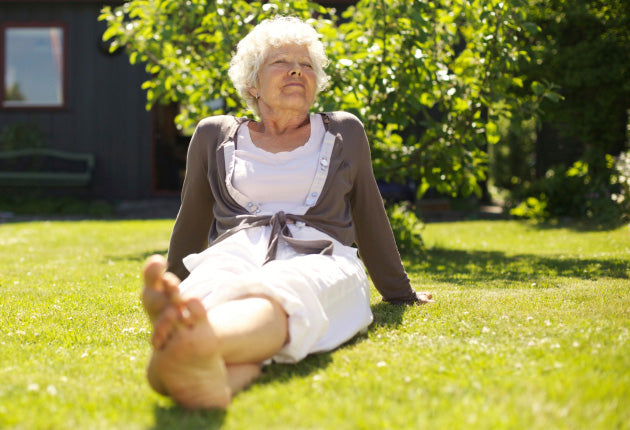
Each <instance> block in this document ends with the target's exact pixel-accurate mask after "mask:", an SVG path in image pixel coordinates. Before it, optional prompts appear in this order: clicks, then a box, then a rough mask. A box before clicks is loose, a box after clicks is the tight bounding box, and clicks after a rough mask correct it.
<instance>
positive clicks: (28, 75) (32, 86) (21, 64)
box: [1, 25, 65, 108]
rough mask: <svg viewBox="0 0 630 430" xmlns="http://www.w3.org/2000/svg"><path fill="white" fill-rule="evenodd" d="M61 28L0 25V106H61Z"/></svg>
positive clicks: (62, 96) (62, 49)
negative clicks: (1, 41)
mask: <svg viewBox="0 0 630 430" xmlns="http://www.w3.org/2000/svg"><path fill="white" fill-rule="evenodd" d="M64 33H65V32H64V28H63V27H62V26H44V25H35V26H24V25H22V26H20V25H6V26H4V27H3V28H2V40H3V44H2V75H3V85H2V94H1V97H2V99H1V100H2V107H5V108H11V107H16V108H21V107H62V106H63V105H64V103H65V100H64V98H65V89H64V69H65V64H64V60H65V55H64V38H65V34H64Z"/></svg>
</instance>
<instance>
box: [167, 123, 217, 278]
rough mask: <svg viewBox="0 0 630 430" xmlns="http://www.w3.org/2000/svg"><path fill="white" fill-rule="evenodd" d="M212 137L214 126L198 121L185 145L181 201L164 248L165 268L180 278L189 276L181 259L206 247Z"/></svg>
mask: <svg viewBox="0 0 630 430" xmlns="http://www.w3.org/2000/svg"><path fill="white" fill-rule="evenodd" d="M216 139H217V133H216V127H213V126H212V124H211V123H209V121H202V122H200V123H199V125H198V126H197V128H196V130H195V133H194V134H193V137H192V139H191V141H190V145H189V147H188V155H187V158H186V176H185V178H184V185H183V187H182V194H181V199H182V203H181V206H180V208H179V213H178V214H177V219H176V220H175V226H174V227H173V233H172V235H171V242H170V245H169V249H168V270H169V271H170V272H173V273H174V274H175V275H177V276H178V277H179V278H180V279H184V278H186V277H187V276H188V275H189V273H188V270H187V269H186V267H184V263H183V262H182V260H183V258H184V257H186V256H187V255H189V254H193V253H198V252H201V251H203V250H204V249H206V248H207V247H208V233H209V232H210V226H211V225H212V221H213V219H214V216H213V213H212V210H213V206H214V197H213V195H212V191H211V189H210V183H209V181H208V175H209V174H210V173H211V172H210V169H209V165H208V163H209V157H208V155H209V153H208V151H209V150H210V148H211V147H212V148H213V147H214V145H213V143H216Z"/></svg>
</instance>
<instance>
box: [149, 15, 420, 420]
mask: <svg viewBox="0 0 630 430" xmlns="http://www.w3.org/2000/svg"><path fill="white" fill-rule="evenodd" d="M326 61H327V59H326V54H325V52H324V47H323V45H322V43H321V42H320V40H319V35H318V33H317V32H316V31H315V30H314V29H313V28H312V27H311V26H310V25H308V24H306V23H304V22H302V21H300V20H299V19H296V18H276V19H273V20H267V21H264V22H262V23H260V24H259V25H258V26H256V27H255V28H254V29H253V30H252V31H251V33H249V34H248V35H247V36H246V37H245V38H244V39H243V40H242V41H241V42H240V43H239V44H238V47H237V52H236V54H235V56H234V58H233V60H232V62H231V67H230V72H229V73H230V78H231V79H232V81H233V82H234V85H235V86H236V88H237V89H238V91H239V92H240V94H241V96H242V97H243V98H244V99H245V100H246V101H247V104H248V106H249V107H250V108H251V109H252V110H253V111H254V112H255V113H256V114H257V115H258V116H259V117H260V121H258V122H257V121H252V120H248V119H245V118H235V117H232V116H217V117H211V118H206V119H204V120H203V121H201V122H200V123H199V125H198V126H197V129H196V131H195V133H194V135H193V137H192V140H191V142H190V147H189V150H188V160H187V166H186V178H185V181H184V186H183V190H182V203H181V208H180V211H179V214H178V216H177V220H176V222H175V226H174V229H173V234H172V237H171V243H170V247H169V253H168V260H167V261H164V259H163V258H162V257H160V256H153V257H151V258H149V260H148V261H147V263H146V265H145V268H144V277H145V288H144V290H143V303H144V307H145V309H146V311H147V313H148V315H149V318H150V320H151V322H152V324H153V329H154V330H153V338H152V344H153V348H154V349H153V355H152V358H151V361H150V363H149V366H148V379H149V382H150V384H151V386H152V387H153V388H154V389H155V390H156V391H158V392H159V393H162V394H165V395H169V396H171V397H172V398H173V399H174V400H175V401H176V402H177V403H179V404H180V405H182V406H184V407H187V408H214V407H219V408H224V407H226V406H227V405H228V404H229V402H230V400H231V397H232V395H233V393H235V392H236V391H237V390H239V389H241V388H244V387H245V386H247V385H248V384H250V383H251V382H252V380H254V379H255V378H256V377H257V376H258V375H259V374H260V367H261V365H262V364H263V363H267V362H269V361H271V360H273V361H276V362H287V363H291V362H297V361H299V360H301V359H302V358H304V357H305V356H306V355H308V354H311V353H315V352H321V351H330V350H332V349H334V348H336V347H338V346H339V345H341V344H342V343H344V342H346V341H348V340H349V339H351V338H352V337H353V336H355V335H356V334H357V333H359V332H361V331H365V330H366V328H367V327H368V325H369V324H370V323H371V322H372V313H371V310H370V290H369V284H368V280H367V277H366V274H365V267H367V270H368V272H369V274H370V276H371V278H372V280H373V282H374V285H375V286H376V288H377V289H378V291H379V292H380V293H381V295H382V296H383V299H384V300H385V301H388V302H390V303H394V304H415V303H424V302H429V301H431V296H430V294H425V293H416V292H415V291H414V290H413V289H412V288H411V286H410V283H409V279H408V277H407V274H406V273H405V270H404V268H403V266H402V263H401V260H400V255H399V253H398V250H397V248H396V243H395V241H394V237H393V234H392V230H391V227H390V225H389V221H388V219H387V215H386V213H385V210H384V207H383V201H382V199H381V197H380V194H379V191H378V188H377V186H376V182H375V180H374V175H373V171H372V166H371V160H370V153H369V146H368V142H367V138H366V136H365V132H364V130H363V126H362V124H361V123H360V122H359V120H358V119H357V118H356V117H354V116H352V115H351V114H348V113H343V112H329V113H311V114H309V109H310V108H311V106H312V104H313V101H314V100H315V96H316V95H317V93H318V92H319V91H320V90H321V89H323V88H324V87H325V86H326V84H327V77H326V75H325V73H324V71H323V67H324V66H325V64H326ZM208 243H210V246H208ZM354 243H356V244H357V246H358V251H359V253H360V255H361V259H359V258H358V256H357V250H356V248H353V247H352V246H351V245H353V244H354ZM363 263H365V266H364V265H363ZM180 279H183V281H181V283H180Z"/></svg>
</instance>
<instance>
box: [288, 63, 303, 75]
mask: <svg viewBox="0 0 630 430" xmlns="http://www.w3.org/2000/svg"><path fill="white" fill-rule="evenodd" d="M289 75H291V76H302V68H301V67H300V66H299V64H294V65H293V66H292V67H291V70H290V71H289Z"/></svg>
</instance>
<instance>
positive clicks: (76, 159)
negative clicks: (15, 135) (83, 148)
mask: <svg viewBox="0 0 630 430" xmlns="http://www.w3.org/2000/svg"><path fill="white" fill-rule="evenodd" d="M93 170H94V155H93V154H88V153H76V152H68V151H60V150H56V149H48V148H30V149H21V150H16V151H4V152H0V186H2V187H83V186H86V185H88V184H89V183H90V182H91V180H92V173H93Z"/></svg>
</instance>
